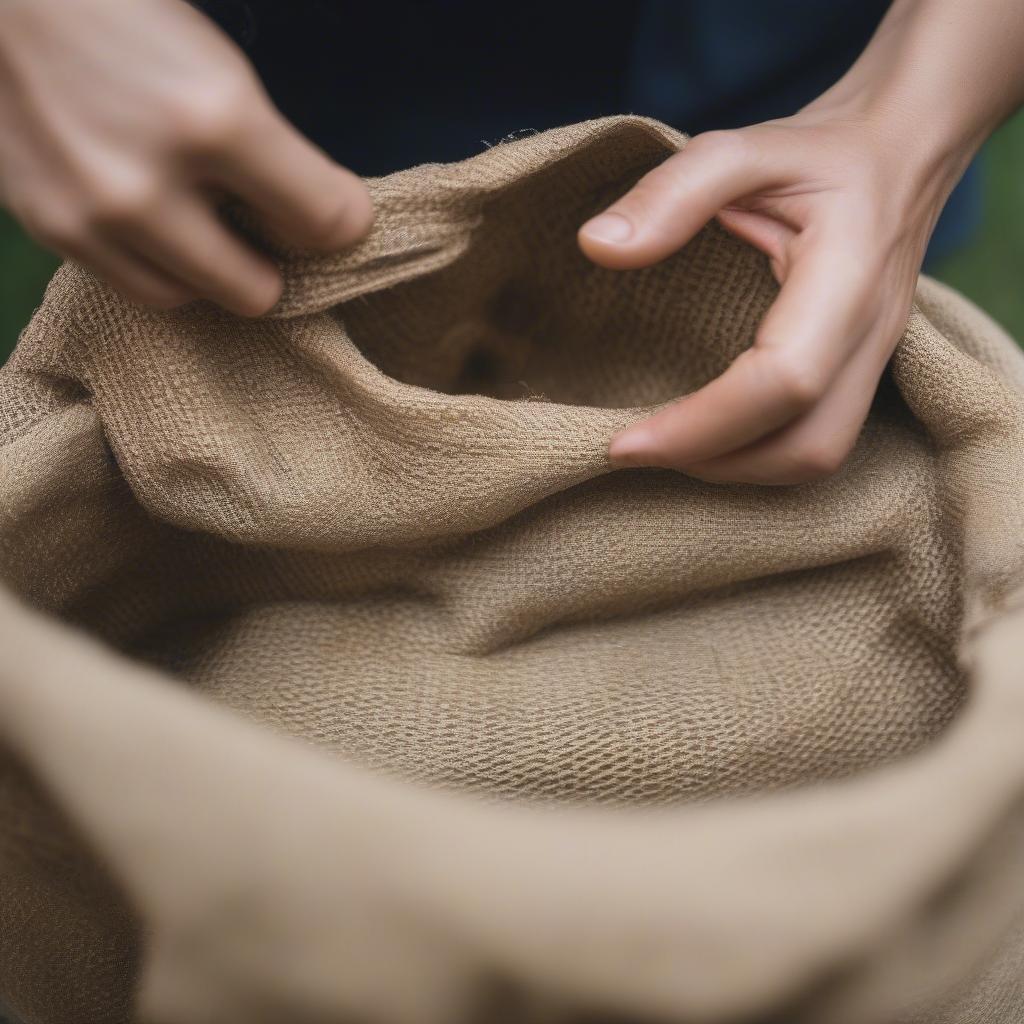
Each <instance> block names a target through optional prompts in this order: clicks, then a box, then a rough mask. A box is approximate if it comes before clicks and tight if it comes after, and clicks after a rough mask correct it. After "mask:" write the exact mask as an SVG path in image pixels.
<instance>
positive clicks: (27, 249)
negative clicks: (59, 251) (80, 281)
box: [0, 211, 58, 362]
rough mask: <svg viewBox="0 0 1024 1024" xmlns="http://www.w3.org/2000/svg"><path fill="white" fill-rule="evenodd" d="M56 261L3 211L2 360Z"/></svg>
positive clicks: (0, 256) (0, 264) (0, 279)
mask: <svg viewBox="0 0 1024 1024" xmlns="http://www.w3.org/2000/svg"><path fill="white" fill-rule="evenodd" d="M57 262H58V261H57V260H56V259H55V258H54V257H53V256H52V255H50V253H48V252H45V251H44V250H42V249H40V248H39V246H37V245H36V244H35V243H33V242H32V241H31V240H30V239H28V238H27V237H26V236H25V234H24V232H22V230H21V229H20V228H19V227H18V225H17V224H16V223H15V222H14V221H13V220H12V219H11V218H10V217H8V216H7V215H6V214H4V213H3V212H2V211H0V362H3V360H5V359H6V358H7V354H8V353H9V352H10V351H11V349H12V348H14V343H15V341H17V338H18V334H19V333H20V331H21V329H22V328H23V327H24V326H25V324H27V323H28V321H29V318H30V317H31V316H32V311H33V310H34V309H35V308H36V306H38V305H39V302H40V300H41V299H42V297H43V289H44V288H45V287H46V282H47V281H49V280H50V275H51V274H52V273H53V272H54V270H55V269H56V268H57Z"/></svg>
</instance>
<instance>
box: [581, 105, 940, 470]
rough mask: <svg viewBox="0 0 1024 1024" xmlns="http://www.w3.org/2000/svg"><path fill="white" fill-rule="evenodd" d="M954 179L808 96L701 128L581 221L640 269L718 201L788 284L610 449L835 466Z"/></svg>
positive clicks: (902, 316) (649, 456)
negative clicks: (742, 343)
mask: <svg viewBox="0 0 1024 1024" xmlns="http://www.w3.org/2000/svg"><path fill="white" fill-rule="evenodd" d="M954 180H955V179H954ZM951 187H952V182H951V181H948V180H946V179H944V178H933V179H927V178H925V177H924V176H921V177H918V176H917V175H915V174H914V173H913V168H912V166H910V165H909V163H908V161H907V159H906V153H905V150H904V148H903V147H901V146H900V145H899V144H898V140H897V139H896V138H894V137H891V136H889V135H888V134H887V133H886V132H885V131H884V130H883V129H882V128H880V127H879V126H878V125H876V124H874V123H871V122H869V121H867V120H863V121H861V120H857V119H852V118H848V117H839V116H833V115H832V114H830V112H829V111H828V110H827V109H825V110H821V109H816V108H814V107H809V108H807V109H806V110H805V111H802V112H801V113H800V114H797V115H796V116H794V117H791V118H787V119H785V120H779V121H772V122H768V123H765V124H759V125H755V126H753V127H749V128H743V129H739V130H736V131H725V132H709V133H706V134H704V135H698V136H697V137H695V138H694V139H693V140H692V141H690V142H689V143H688V145H687V146H686V147H685V148H684V149H683V150H682V151H681V152H680V153H678V154H676V155H674V156H672V157H670V158H669V159H668V160H666V161H665V162H664V163H663V164H661V165H660V166H659V167H657V168H656V169H655V170H653V171H651V172H650V173H649V174H647V175H646V176H645V177H644V178H643V179H641V181H640V182H639V183H638V184H637V185H636V186H635V187H634V188H633V189H632V190H631V191H630V192H629V193H628V194H627V195H625V196H623V198H621V199H620V200H619V201H618V202H616V203H615V204H613V205H612V206H611V207H610V208H609V209H608V210H607V211H605V212H604V213H603V214H601V215H599V216H598V217H595V218H594V219H593V220H591V221H589V222H588V223H587V224H585V225H584V226H583V228H582V229H581V231H580V236H579V238H580V245H581V246H582V248H583V251H584V252H585V253H586V255H587V256H588V257H590V259H592V260H594V262H596V263H599V264H601V265H602V266H606V267H611V268H614V269H629V268H635V267H645V266H649V265H650V264H652V263H656V262H658V261H659V260H663V259H665V258H666V257H667V256H669V255H671V254H672V253H673V252H675V251H676V250H677V249H679V248H680V247H681V246H683V245H684V244H685V243H686V242H687V241H689V240H690V238H692V237H693V235H694V234H696V232H697V231H698V230H699V229H700V228H701V227H702V226H703V225H704V224H705V223H706V222H707V221H708V220H709V219H711V218H712V217H717V218H718V220H719V222H720V223H721V224H722V225H723V226H724V227H725V228H726V229H728V230H729V231H731V232H733V233H734V234H736V235H738V236H739V237H740V238H743V239H745V240H746V241H748V242H750V243H751V244H752V245H754V246H756V247H757V248H759V249H761V250H762V251H763V252H764V253H766V254H767V256H768V257H769V259H770V261H771V267H772V270H773V272H774V274H775V277H776V279H777V280H778V282H779V283H780V284H781V285H782V289H781V291H780V292H779V295H778V297H777V299H776V300H775V303H774V304H773V305H772V307H771V309H770V310H769V312H768V313H767V315H766V316H765V318H764V320H763V322H762V324H761V325H760V329H759V330H758V332H757V335H756V337H755V338H754V339H753V345H752V346H751V347H750V348H749V349H748V350H747V351H745V352H744V353H743V354H742V355H740V356H739V358H737V359H736V360H735V361H734V362H733V363H732V365H731V366H730V367H729V368H728V370H726V372H725V373H724V374H722V376H720V377H719V378H717V379H716V380H713V381H711V382H710V383H709V384H707V385H706V386H705V387H703V388H701V389H699V390H698V391H696V392H694V393H692V394H689V395H686V396H685V397H683V398H681V399H680V400H678V401H677V402H675V403H673V404H672V405H670V406H668V407H666V408H665V409H663V410H661V411H659V412H658V413H656V414H655V415H654V416H651V417H650V418H648V419H646V420H644V421H643V422H641V423H637V424H634V425H633V426H631V427H629V428H628V429H627V430H625V431H623V432H622V433H620V434H619V435H618V436H617V437H616V438H615V439H614V440H613V441H612V444H611V448H610V453H609V454H610V457H611V459H612V461H613V463H614V464H615V465H618V466H662V467H666V468H672V469H678V470H683V471H685V472H686V473H688V474H690V475H692V476H696V477H700V478H702V479H705V480H711V481H736V482H745V483H761V484H793V483H801V482H804V481H807V480H811V479H815V478H817V477H821V476H825V475H828V474H830V473H832V472H834V471H835V470H837V469H838V468H839V467H840V465H841V464H842V462H843V460H844V459H845V458H846V456H847V454H848V453H849V452H850V449H851V448H852V447H853V445H854V443H855V441H856V440H857V435H858V433H859V431H860V428H861V426H862V424H863V422H864V419H865V417H866V416H867V413H868V409H869V407H870V405H871V401H872V398H873V396H874V393H875V390H876V388H877V386H878V381H879V378H880V377H881V375H882V372H883V370H884V369H885V366H886V363H887V361H888V360H889V357H890V356H891V355H892V352H893V349H894V348H895V346H896V342H897V340H898V339H899V337H900V335H901V333H902V331H903V328H904V326H905V324H906V320H907V315H908V312H909V310H910V305H911V302H912V299H913V295H914V289H915V285H916V281H917V275H918V272H919V270H920V268H921V261H922V259H923V258H924V252H925V247H926V246H927V243H928V239H929V237H930V235H931V232H932V228H933V227H934V224H935V221H936V218H937V217H938V214H939V212H940V210H941V208H942V205H943V203H944V202H945V199H946V196H947V195H948V192H949V189H950V188H951Z"/></svg>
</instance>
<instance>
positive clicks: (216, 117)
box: [164, 74, 257, 150]
mask: <svg viewBox="0 0 1024 1024" xmlns="http://www.w3.org/2000/svg"><path fill="white" fill-rule="evenodd" d="M256 102H257V97H256V96H255V95H254V89H253V85H252V82H250V81H249V80H248V78H247V77H246V76H244V75H241V74H229V75H225V76H223V77H222V78H218V79H216V80H215V81H213V82H209V81H207V82H204V84H203V87H202V88H201V89H195V90H189V91H185V92H182V93H181V94H180V95H179V96H177V97H175V98H174V99H173V100H172V101H170V102H169V103H168V106H167V109H166V110H165V111H164V117H165V121H166V124H167V125H168V130H169V132H170V134H171V139H172V144H174V145H176V146H177V147H179V148H182V149H187V150H207V149H213V148H218V147H220V146H222V145H223V144H224V143H225V141H227V140H230V139H231V138H232V137H233V136H234V135H235V134H236V133H237V132H238V131H239V128H240V126H241V124H242V123H243V122H244V121H245V119H246V117H247V116H248V114H249V113H250V111H251V110H252V109H253V106H254V104H255V103H256Z"/></svg>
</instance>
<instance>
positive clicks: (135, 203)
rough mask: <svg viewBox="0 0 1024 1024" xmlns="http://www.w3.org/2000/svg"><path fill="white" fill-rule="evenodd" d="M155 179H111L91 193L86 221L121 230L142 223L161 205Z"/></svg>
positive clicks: (94, 224) (142, 176)
mask: <svg viewBox="0 0 1024 1024" xmlns="http://www.w3.org/2000/svg"><path fill="white" fill-rule="evenodd" d="M159 198H160V189H159V186H158V183H157V181H156V179H155V177H151V176H149V175H140V176H138V177H135V178H121V179H120V180H118V179H112V180H110V181H107V182H105V183H104V184H102V185H98V186H96V187H94V188H93V189H91V191H90V198H89V200H88V203H87V207H88V214H87V219H88V221H89V223H90V224H92V225H93V226H95V227H97V228H109V227H120V226H122V225H125V224H131V223H133V222H135V221H138V220H141V219H142V218H144V217H145V216H146V215H147V214H148V213H150V212H151V211H152V210H153V209H154V207H155V206H156V205H157V204H158V202H159Z"/></svg>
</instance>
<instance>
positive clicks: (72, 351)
mask: <svg viewBox="0 0 1024 1024" xmlns="http://www.w3.org/2000/svg"><path fill="white" fill-rule="evenodd" d="M681 141H682V140H681V139H680V138H679V137H678V136H677V135H675V134H674V133H672V132H671V131H669V130H668V129H665V128H663V127H662V126H660V125H658V124H655V123H652V122H649V121H644V120H640V119H610V120H605V121H598V122H593V123H590V124H585V125H580V126H577V127H573V128H566V129H561V130H558V131H554V132H550V133H548V134H545V135H540V136H536V137H531V138H525V139H521V140H519V141H516V142H511V143H506V144H503V145H500V146H497V147H495V148H493V149H491V150H489V151H488V152H486V153H484V154H482V155H481V156H479V157H477V158H474V159H472V160H469V161H467V162H465V163H463V164H459V165H456V166H446V167H440V166H426V167H420V168H416V169H414V170H411V171H408V172H404V173H401V174H396V175H393V176H391V177H389V178H386V179H382V180H380V181H376V182H373V183H372V189H373V193H374V198H375V202H376V205H377V209H378V211H379V216H378V221H377V224H376V227H375V229H374V231H373V234H372V236H371V237H370V238H369V239H368V240H367V241H366V242H365V243H363V244H361V245H360V246H359V247H358V248H356V249H355V250H353V251H352V252H350V253H348V254H344V255H341V256H337V257H330V258H322V257H318V258H313V257H310V256H308V255H304V254H300V253H294V252H285V253H283V254H282V261H283V265H284V268H285V274H286V280H287V289H286V294H285V296H284V298H283V300H282V302H281V303H280V305H279V307H278V308H277V309H276V310H275V311H274V312H273V314H272V315H271V316H270V317H268V318H266V319H263V320H261V321H258V322H250V321H242V320H238V319H235V318H233V317H231V316H228V315H226V314H224V313H222V312H218V311H217V310H215V309H213V308H211V307H207V306H205V305H202V304H197V305H194V306H192V307H189V308H185V309H182V310H178V311H174V312H168V313H157V312H145V311H142V310H139V309H136V308H134V307H132V306H130V305H128V304H126V303H125V302H124V301H122V300H120V299H119V298H117V297H116V296H115V295H113V294H112V293H111V292H110V291H109V290H108V289H106V288H105V287H104V286H102V285H101V284H100V283H98V282H97V281H96V280H94V279H93V278H91V277H90V276H89V275H87V274H86V273H84V272H83V271H82V270H80V269H78V268H76V267H74V266H71V265H68V266H65V267H64V268H63V269H62V270H61V271H60V272H59V273H58V275H57V276H56V278H55V280H54V282H53V284H52V285H51V287H50V290H49V292H48V293H47V296H46V299H45V302H44V304H43V306H42V308H41V309H40V310H39V312H38V313H37V314H36V316H35V318H34V319H33V321H32V323H31V325H30V326H29V328H28V329H27V331H26V333H25V334H24V336H23V337H22V339H21V342H20V345H19V348H18V350H17V352H16V353H15V355H14V357H13V358H12V360H11V361H10V363H9V364H8V366H7V367H6V368H5V369H4V370H3V373H2V376H0V493H2V496H3V497H2V507H0V559H2V564H0V571H2V575H3V577H4V579H5V580H6V581H7V582H8V584H9V585H10V587H11V588H12V589H13V590H14V591H16V592H18V593H19V594H20V595H21V596H22V598H24V599H25V601H27V603H28V604H31V605H34V606H35V607H36V609H40V610H42V612H43V613H44V614H40V613H39V612H38V611H29V610H28V609H27V608H26V607H25V606H24V605H22V604H21V603H20V602H19V603H17V604H16V603H15V602H14V601H13V600H8V599H4V601H3V605H4V607H3V609H2V611H0V633H2V636H0V750H2V751H3V757H4V761H3V771H2V774H0V1000H5V1001H6V1002H7V1003H9V1004H10V1006H11V1007H12V1009H13V1010H14V1012H15V1013H17V1014H18V1015H19V1016H20V1017H21V1018H22V1019H23V1020H24V1021H25V1022H26V1024H42V1022H46V1024H50V1022H68V1024H70V1022H74V1024H83V1022H93V1021H95V1022H112V1021H122V1020H125V1019H128V1018H130V1017H134V1016H135V1015H136V1014H137V1015H138V1016H139V1017H141V1018H143V1019H147V1020H152V1021H158V1022H162V1024H207V1022H208V1024H214V1022H216V1024H234V1022H239V1024H241V1022H245V1024H254V1022H261V1021H266V1022H276V1024H281V1022H285V1021H287V1022H289V1024H294V1022H307V1021H309V1022H326V1021H341V1020H346V1021H347V1020H358V1021H371V1020H372V1021H378V1020H379V1021H396V1022H412V1024H419V1022H437V1024H441V1022H445V1024H448V1022H457V1021H462V1020H466V1021H469V1020H482V1021H495V1020H498V1019H501V1020H518V1019H544V1020H562V1019H569V1018H572V1019H574V1020H575V1019H581V1018H589V1017H591V1016H597V1015H608V1016H609V1017H612V1018H614V1019H625V1020H661V1019H664V1020H673V1021H685V1022H724V1021H735V1020H761V1021H766V1020H769V1019H771V1020H773V1021H785V1022H787V1024H790V1022H803V1021H814V1022H830V1024H832V1022H836V1024H838V1022H843V1024H889V1022H893V1021H897V1020H898V1021H914V1022H921V1024H924V1022H927V1024H946V1022H949V1024H953V1022H957V1024H981V1022H984V1024H1019V1022H1020V1021H1021V1020H1022V1019H1024V984H1022V973H1024V811H1022V800H1024V672H1022V669H1021V664H1020V659H1021V655H1022V653H1024V600H1022V596H1024V401H1022V398H1021V387H1022V384H1024V361H1022V359H1021V356H1020V354H1019V353H1018V351H1017V350H1016V349H1015V347H1014V346H1013V345H1012V343H1011V342H1009V341H1008V340H1007V339H1006V337H1005V336H1004V335H1003V334H1002V333H1001V332H1000V331H999V330H998V329H997V328H996V327H995V326H994V325H993V324H992V323H991V322H990V321H989V320H987V319H986V318H985V317H984V316H983V315H981V314H980V313H979V312H978V311H977V310H975V309H973V308H972V307H971V306H970V305H969V304H968V303H966V302H965V301H964V300H963V299H961V298H959V297H957V296H955V295H954V294H952V293H951V292H949V291H948V290H946V289H944V288H942V287H940V286H938V285H936V284H935V283H934V282H930V281H927V280H923V281H922V282H921V287H920V291H919V295H918V306H917V307H916V308H915V310H914V311H913V314H912V316H911V318H910V322H909V324H908V327H907V330H906V334H905V336H904V338H903V340H902V342H901V344H900V347H899V349H898V351H897V354H896V356H895V358H894V360H893V364H892V370H891V379H890V380H887V381H886V382H885V383H884V385H883V388H882V390H881V392H880V394H879V397H878V399H877V401H876V403H875V406H874V409H873V411H872V413H871V417H870V419H869V421H868V423H867V426H866V427H865V429H864V432H863V436H862V438H861V440H860V443H859V444H858V446H857V448H856V451H855V452H854V454H853V455H852V457H851V458H850V460H849V462H848V463H847V465H846V466H845V467H844V468H843V470H842V471H841V472H840V473H839V474H838V475H837V476H835V477H834V478H831V479H828V480H825V481H822V482H819V483H814V484H808V485H805V486H801V487H792V488H777V489H769V488H756V487H748V486H711V485H706V484H703V483H700V482H697V481H694V480H691V479H688V478H686V477H684V476H682V475H678V474H673V473H667V472H655V471H641V470H637V471H629V472H614V473H613V472H609V466H608V463H607V460H606V446H607V443H608V440H609V438H610V436H611V435H612V433H613V432H614V431H615V430H616V429H617V428H619V427H621V426H622V425H624V424H626V423H628V422H631V421H633V420H634V419H636V418H637V417H638V415H639V411H638V409H637V407H650V406H653V405H656V404H658V403H661V402H663V401H665V400H668V399H670V398H672V397H674V396H677V395H679V394H682V393H684V392H686V391H688V390H690V389H692V388H694V387H695V386H697V385H699V384H700V383H702V382H704V381H706V380H708V379H709V378H711V377H712V376H713V375H715V374H717V373H719V372H720V371H721V370H722V369H723V368H724V367H725V366H726V365H727V364H728V362H729V361H730V360H731V359H732V358H734V357H735V356H736V354H737V353H739V352H740V351H741V350H742V349H743V348H744V347H745V346H746V345H748V344H749V342H750V339H751V337H752V334H753V332H754V329H755V325H756V324H757V322H758V320H759V318H760V316H761V314H762V313H763V311H764V310H765V308H766V307H767V305H768V304H769V302H770V301H771V299H772V295H773V292H774V290H775V288H774V285H773V283H772V279H771V276H770V274H769V273H768V271H767V269H766V266H765V261H764V259H763V258H762V257H761V256H760V255H759V254H757V253H756V252H754V251H753V250H751V249H749V248H747V247H745V246H744V245H742V244H740V243H738V242H737V241H735V240H733V239H731V238H729V237H727V236H726V235H724V233H723V232H721V231H720V230H718V229H716V228H714V227H709V228H708V229H706V230H705V231H704V232H703V233H702V234H701V235H700V236H699V237H698V238H697V240H696V241H695V242H694V243H693V244H691V245H690V246H688V247H687V248H686V249H685V250H684V251H683V252H682V253H680V254H679V255H678V256H675V257H673V258H672V259H670V260H668V261H666V262H665V263H664V264H662V265H660V266H658V267H655V268H653V269H650V270H645V271H639V272H631V273H614V272H610V271H605V270H602V269H599V268H597V267H594V266H592V265H591V264H589V263H588V262H587V261H586V260H585V259H584V258H583V257H582V256H581V255H580V254H579V252H578V251H577V248H576V245H575V238H574V236H575V230H576V228H577V226H578V225H579V224H580V223H581V222H582V221H583V220H584V219H585V218H586V217H587V216H588V215H589V214H591V213H593V212H594V211H595V210H597V209H598V208H599V207H600V206H601V205H602V204H604V203H606V202H607V201H608V200H610V199H611V198H613V197H614V196H616V195H617V194H620V193H621V192H622V191H623V190H624V189H625V188H626V187H627V186H628V185H629V184H630V183H631V182H632V181H633V180H635V179H636V178H637V177H638V176H639V175H640V174H641V173H642V172H643V171H644V170H646V169H648V168H650V167H651V166H652V165H654V164H655V163H657V162H658V161H659V160H661V159H663V158H664V156H665V155H666V154H667V153H669V152H671V151H672V150H673V149H675V148H676V147H677V146H678V145H680V144H681ZM57 618H59V619H63V620H65V622H67V623H72V624H74V625H76V626H78V627H82V629H84V631H85V632H87V633H91V634H94V636H95V637H98V638H99V639H100V641H102V643H99V642H97V640H96V639H92V638H88V637H86V636H84V635H82V630H78V631H73V630H71V629H69V628H68V626H66V625H62V624H58V623H57V622H56V621H55V619H57ZM111 648H113V650H112V649H111ZM126 655H127V657H126ZM144 663H149V664H148V665H145V664H144ZM425 784H426V785H425ZM602 1019H604V1018H602Z"/></svg>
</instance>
